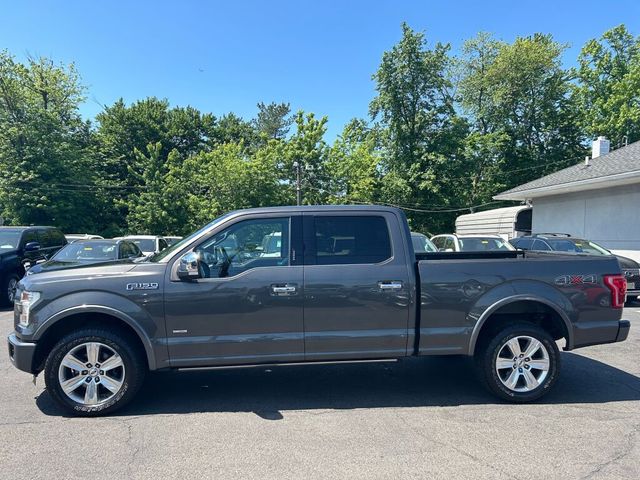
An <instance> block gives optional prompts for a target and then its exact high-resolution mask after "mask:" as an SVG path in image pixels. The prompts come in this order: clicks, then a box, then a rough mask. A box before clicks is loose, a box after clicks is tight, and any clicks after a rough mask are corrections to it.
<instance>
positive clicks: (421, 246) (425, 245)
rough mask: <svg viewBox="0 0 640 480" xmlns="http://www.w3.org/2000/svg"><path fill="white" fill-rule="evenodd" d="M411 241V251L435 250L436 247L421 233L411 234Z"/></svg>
mask: <svg viewBox="0 0 640 480" xmlns="http://www.w3.org/2000/svg"><path fill="white" fill-rule="evenodd" d="M411 243H412V244H413V251H414V252H415V253H425V252H437V251H438V249H437V248H436V246H435V245H434V244H433V243H431V240H429V239H428V238H427V237H426V236H424V235H422V234H417V235H416V234H412V235H411Z"/></svg>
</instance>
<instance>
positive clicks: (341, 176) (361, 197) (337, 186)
mask: <svg viewBox="0 0 640 480" xmlns="http://www.w3.org/2000/svg"><path fill="white" fill-rule="evenodd" d="M328 157H329V158H328V160H327V163H326V171H327V177H328V179H329V183H328V190H329V192H330V200H329V201H331V202H332V203H372V202H375V201H376V199H377V198H378V197H379V188H380V181H381V174H382V172H381V161H382V155H381V150H380V134H379V132H378V131H377V130H376V129H375V128H374V129H372V128H370V127H369V126H368V125H367V123H366V122H365V121H364V120H362V119H353V120H351V121H350V122H349V123H348V124H347V125H345V127H344V129H343V131H342V134H341V135H340V136H339V137H338V138H337V139H336V141H335V142H334V143H333V145H332V146H331V149H330V152H329V156H328Z"/></svg>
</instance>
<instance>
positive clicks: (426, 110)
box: [369, 24, 454, 168]
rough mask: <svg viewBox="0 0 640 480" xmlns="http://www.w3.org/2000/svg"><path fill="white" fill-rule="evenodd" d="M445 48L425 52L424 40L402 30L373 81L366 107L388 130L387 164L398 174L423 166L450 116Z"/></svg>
mask: <svg viewBox="0 0 640 480" xmlns="http://www.w3.org/2000/svg"><path fill="white" fill-rule="evenodd" d="M448 51H449V45H443V44H441V43H437V44H436V46H435V48H434V49H433V50H430V49H428V48H427V46H426V41H425V38H424V35H423V34H422V33H419V32H414V31H413V30H412V29H411V28H410V27H409V26H408V25H407V24H402V39H401V40H400V42H399V43H398V44H397V45H394V46H393V48H392V49H391V50H390V51H388V52H385V53H384V54H383V56H382V63H381V64H380V67H379V68H378V71H377V72H376V73H375V74H374V75H373V79H374V80H375V82H376V90H377V92H378V95H377V96H376V97H375V98H374V99H373V101H372V102H371V105H370V107H369V110H370V113H371V116H372V118H373V119H376V118H377V117H380V119H381V122H382V124H383V125H384V126H385V127H386V128H387V129H388V137H389V141H388V148H389V149H390V152H389V153H390V157H389V160H390V162H391V163H393V164H394V165H397V166H399V167H400V168H408V167H411V166H412V165H414V164H416V163H419V162H422V161H423V160H424V154H425V152H428V151H433V150H434V149H437V144H438V142H439V141H440V137H441V135H442V132H443V131H445V130H446V127H447V123H448V121H449V120H450V117H451V116H452V115H453V113H454V111H453V99H452V98H451V96H450V95H449V93H448V90H447V89H448V87H449V86H450V84H449V82H448V80H447V78H446V69H447V66H448V62H449V58H448V55H447V53H448Z"/></svg>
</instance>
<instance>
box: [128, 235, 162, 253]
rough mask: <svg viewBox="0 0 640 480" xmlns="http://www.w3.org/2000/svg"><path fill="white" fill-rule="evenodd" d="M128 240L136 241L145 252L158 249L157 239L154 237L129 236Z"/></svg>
mask: <svg viewBox="0 0 640 480" xmlns="http://www.w3.org/2000/svg"><path fill="white" fill-rule="evenodd" d="M127 240H129V241H130V242H133V243H135V244H136V245H137V246H138V248H139V249H140V250H142V251H143V252H155V251H156V240H155V239H154V238H134V237H127Z"/></svg>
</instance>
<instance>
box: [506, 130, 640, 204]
mask: <svg viewBox="0 0 640 480" xmlns="http://www.w3.org/2000/svg"><path fill="white" fill-rule="evenodd" d="M635 171H637V172H639V173H640V141H637V142H634V143H632V144H630V145H627V146H626V147H622V148H618V149H617V150H613V151H612V152H610V153H608V154H606V155H602V156H600V157H597V158H594V159H591V160H590V165H589V166H587V165H585V164H584V162H580V163H579V164H577V165H574V166H572V167H568V168H565V169H563V170H560V171H557V172H555V173H552V174H550V175H547V176H545V177H542V178H538V179H537V180H533V181H532V182H529V183H525V184H523V185H519V186H517V187H515V188H512V189H511V190H507V191H505V192H502V193H500V194H499V195H496V196H495V197H494V198H497V199H500V197H502V196H503V195H510V194H517V193H523V194H525V193H527V192H529V191H531V190H537V189H540V188H546V187H559V186H561V185H566V186H569V185H570V184H572V183H575V182H584V181H588V180H591V179H598V180H602V179H604V178H606V177H609V176H612V175H619V174H624V173H630V172H635Z"/></svg>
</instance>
